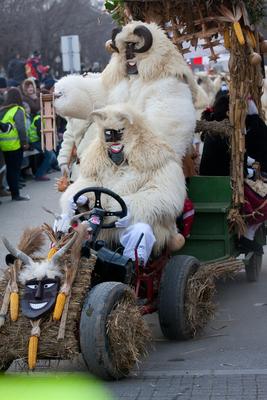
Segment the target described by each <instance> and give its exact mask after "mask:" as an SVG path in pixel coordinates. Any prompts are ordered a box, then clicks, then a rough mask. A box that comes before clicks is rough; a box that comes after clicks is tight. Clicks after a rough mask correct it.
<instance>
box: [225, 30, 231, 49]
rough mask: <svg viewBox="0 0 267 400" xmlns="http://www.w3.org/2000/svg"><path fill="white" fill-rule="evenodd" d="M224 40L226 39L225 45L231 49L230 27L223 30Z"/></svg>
mask: <svg viewBox="0 0 267 400" xmlns="http://www.w3.org/2000/svg"><path fill="white" fill-rule="evenodd" d="M223 40H224V47H225V48H226V49H230V47H231V42H230V35H229V30H228V29H225V30H224V31H223Z"/></svg>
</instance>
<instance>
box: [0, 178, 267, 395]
mask: <svg viewBox="0 0 267 400" xmlns="http://www.w3.org/2000/svg"><path fill="white" fill-rule="evenodd" d="M56 176H57V175H56V174H52V175H50V177H51V181H49V182H33V181H30V182H28V183H27V187H26V189H25V190H24V191H22V194H25V193H29V194H30V196H31V200H30V201H28V202H11V201H10V200H9V199H8V198H1V201H2V202H3V203H2V204H1V205H0V234H1V235H5V236H6V237H8V238H9V240H10V241H11V242H12V243H14V244H17V242H18V240H19V237H20V235H21V233H22V231H23V229H24V228H25V227H28V226H38V225H39V224H41V223H43V222H48V223H52V222H53V217H52V216H51V215H49V214H47V213H46V212H44V211H43V210H42V206H45V207H47V208H49V209H51V210H53V211H58V210H59V207H58V199H59V194H58V193H57V192H56V191H55V190H54V189H53V185H54V178H55V177H56ZM266 252H267V250H266ZM0 253H1V257H0V265H3V260H4V255H5V253H6V251H5V250H4V247H3V245H2V243H0ZM266 288H267V259H266V257H264V262H263V270H262V273H261V276H260V280H259V282H257V283H248V282H247V281H246V277H245V272H244V271H241V272H240V273H239V274H238V276H237V277H236V279H235V280H232V281H229V280H228V281H226V282H219V283H218V286H217V296H216V299H215V300H216V303H217V311H216V314H215V317H214V319H213V320H212V321H210V323H209V324H208V326H207V327H206V329H205V330H204V331H203V332H202V333H201V334H200V335H199V336H198V337H196V338H195V339H192V340H189V341H186V342H169V341H167V340H165V339H164V337H163V336H162V334H161V332H160V329H159V325H158V321H157V315H156V314H155V315H151V316H149V317H148V318H147V320H148V323H149V325H150V326H151V328H152V331H153V339H154V342H153V345H154V349H153V350H152V351H151V352H150V355H149V357H148V358H147V359H146V360H144V362H143V363H142V364H141V365H140V366H139V367H138V368H137V369H136V370H135V371H134V372H133V373H132V374H131V376H130V377H129V378H127V379H125V380H123V381H119V382H111V383H108V384H106V386H107V388H108V389H109V390H111V392H112V393H113V394H114V398H119V399H129V400H137V399H139V400H140V399H142V400H148V399H157V400H160V399H162V400H163V399H164V400H169V399H170V400H174V399H183V400H186V399H195V400H196V399H199V400H202V399H203V400H206V399H209V400H215V399H232V400H239V399H246V400H250V399H251V400H254V399H257V400H258V399H265V400H266V399H267V379H266V378H267V357H266V354H267V339H266V332H267V290H266ZM20 367H21V364H20V363H19V362H18V363H13V365H12V367H11V368H10V370H9V372H12V371H19V370H20ZM49 368H53V370H54V371H55V370H57V371H73V370H74V371H85V366H84V364H83V361H82V360H78V361H76V362H75V363H67V362H61V363H59V364H53V363H52V364H48V363H43V364H40V368H39V369H41V370H43V371H48V370H49Z"/></svg>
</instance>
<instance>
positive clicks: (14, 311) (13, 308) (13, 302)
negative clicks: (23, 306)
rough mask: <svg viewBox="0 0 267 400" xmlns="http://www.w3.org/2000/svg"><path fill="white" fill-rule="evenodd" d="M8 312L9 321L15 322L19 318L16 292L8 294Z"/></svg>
mask: <svg viewBox="0 0 267 400" xmlns="http://www.w3.org/2000/svg"><path fill="white" fill-rule="evenodd" d="M9 310H10V318H11V321H13V322H15V321H17V319H18V316H19V294H18V293H17V292H11V293H10V303H9Z"/></svg>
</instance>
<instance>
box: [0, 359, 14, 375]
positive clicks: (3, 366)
mask: <svg viewBox="0 0 267 400" xmlns="http://www.w3.org/2000/svg"><path fill="white" fill-rule="evenodd" d="M12 363H13V360H11V361H7V362H6V363H5V364H2V365H1V368H0V374H3V373H5V372H6V371H7V370H8V368H9V367H10V366H11V364H12Z"/></svg>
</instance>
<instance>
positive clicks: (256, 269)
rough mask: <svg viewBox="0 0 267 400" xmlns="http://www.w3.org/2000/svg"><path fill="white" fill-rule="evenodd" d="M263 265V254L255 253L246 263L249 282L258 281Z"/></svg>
mask: <svg viewBox="0 0 267 400" xmlns="http://www.w3.org/2000/svg"><path fill="white" fill-rule="evenodd" d="M261 266H262V254H257V253H253V255H252V256H251V257H250V259H249V262H248V263H247V264H245V269H246V276H247V280H248V282H257V280H258V279H259V275H260V271H261Z"/></svg>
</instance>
